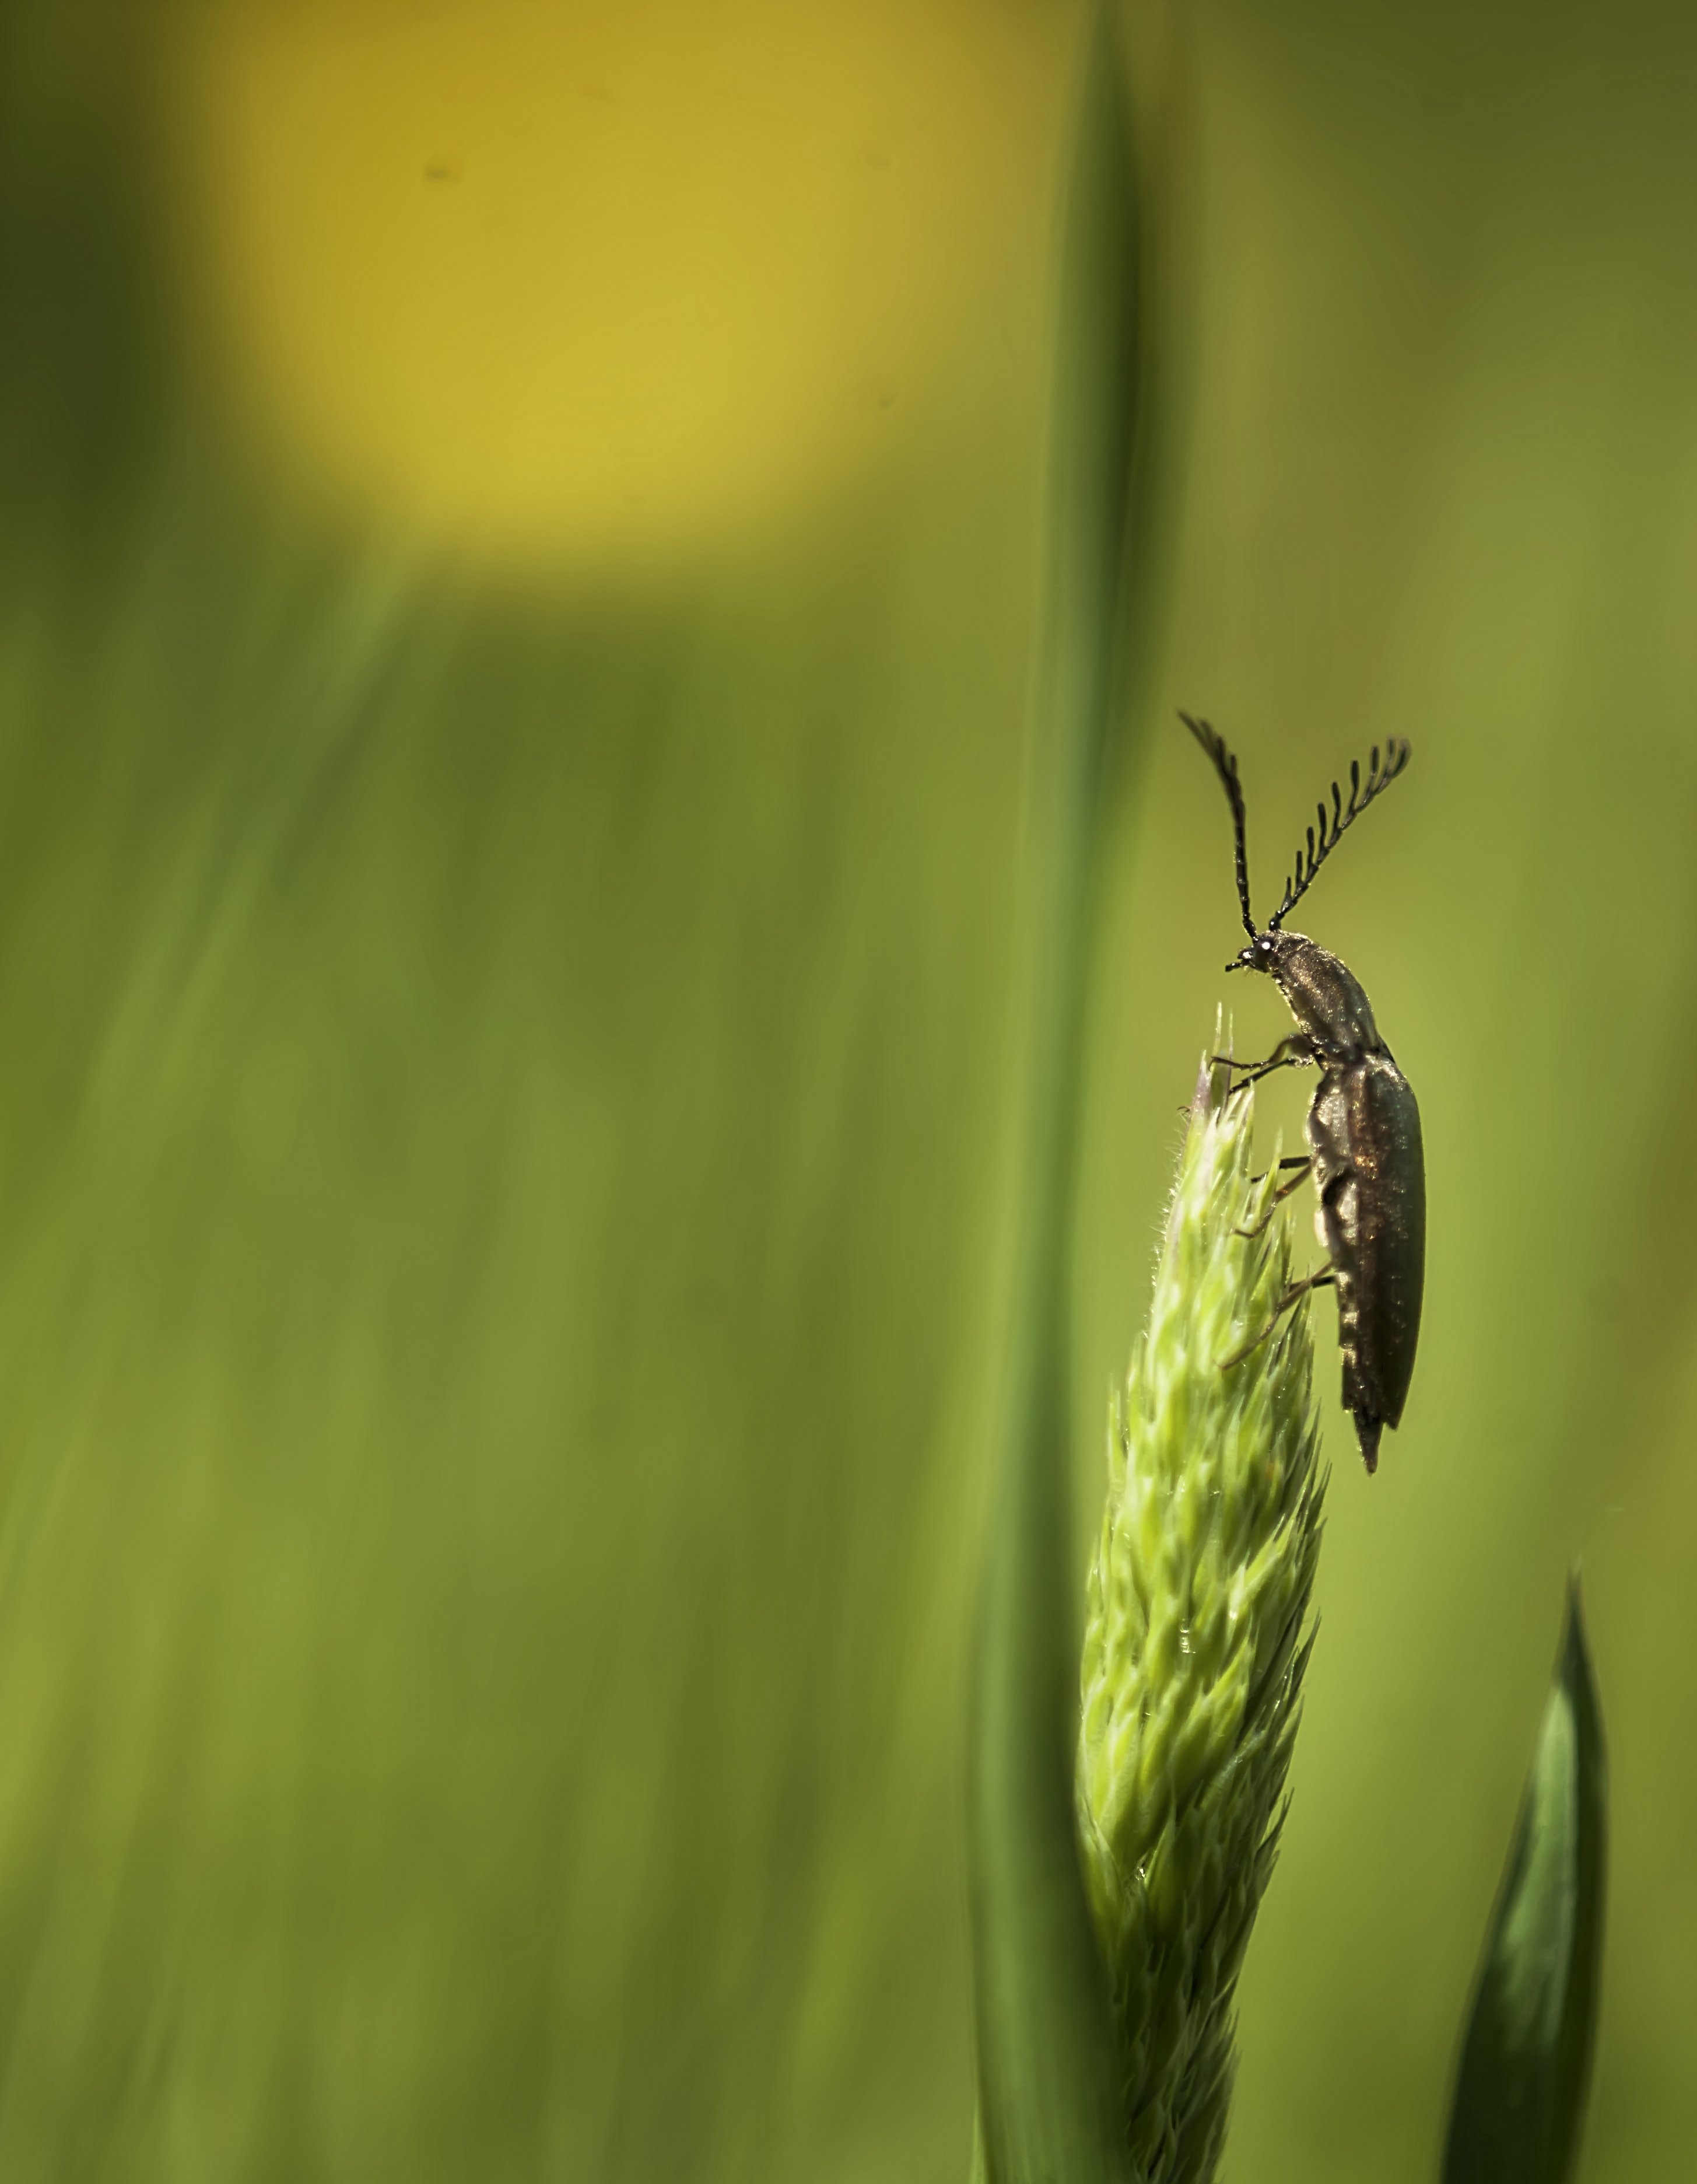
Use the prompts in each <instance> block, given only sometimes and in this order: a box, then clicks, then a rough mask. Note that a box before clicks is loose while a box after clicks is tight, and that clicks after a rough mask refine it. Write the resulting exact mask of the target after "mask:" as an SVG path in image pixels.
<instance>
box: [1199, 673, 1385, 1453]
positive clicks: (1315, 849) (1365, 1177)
mask: <svg viewBox="0 0 1697 2184" xmlns="http://www.w3.org/2000/svg"><path fill="white" fill-rule="evenodd" d="M1179 718H1180V719H1181V720H1182V721H1183V722H1184V725H1185V726H1186V727H1188V729H1189V731H1190V733H1191V734H1192V735H1193V736H1194V737H1195V738H1196V740H1197V742H1198V743H1199V744H1201V746H1202V748H1203V749H1204V750H1205V751H1206V752H1207V754H1208V755H1209V757H1210V759H1211V760H1213V762H1214V771H1215V772H1216V773H1217V774H1218V775H1219V777H1220V783H1221V787H1222V788H1224V790H1225V792H1226V800H1227V803H1228V804H1229V805H1231V807H1232V829H1233V833H1234V837H1235V844H1236V855H1237V874H1238V904H1239V905H1240V907H1241V909H1242V911H1243V914H1244V930H1245V931H1246V932H1247V933H1248V934H1249V946H1248V947H1247V948H1244V949H1243V950H1240V951H1239V952H1238V955H1237V956H1236V957H1234V959H1233V960H1232V961H1231V962H1229V963H1228V964H1227V966H1226V968H1227V970H1228V971H1263V972H1266V974H1267V975H1268V976H1269V977H1270V978H1271V979H1272V981H1273V983H1275V985H1277V988H1278V989H1279V991H1280V993H1281V994H1282V995H1283V996H1284V998H1285V1001H1286V1003H1287V1005H1288V1007H1289V1009H1290V1012H1291V1014H1292V1016H1294V1017H1295V1019H1296V1022H1297V1027H1298V1028H1297V1029H1296V1031H1295V1032H1294V1033H1293V1034H1291V1036H1290V1037H1288V1039H1281V1040H1280V1041H1279V1043H1278V1045H1277V1046H1276V1047H1275V1048H1274V1049H1273V1051H1272V1052H1271V1055H1269V1056H1268V1057H1267V1059H1266V1061H1262V1062H1258V1063H1255V1064H1254V1065H1253V1066H1246V1065H1245V1064H1244V1063H1243V1062H1238V1061H1232V1058H1231V1056H1228V1055H1219V1056H1215V1057H1214V1058H1215V1059H1216V1061H1228V1062H1230V1063H1231V1066H1232V1068H1234V1069H1245V1068H1247V1073H1246V1074H1245V1075H1244V1076H1243V1077H1241V1078H1238V1082H1237V1084H1234V1085H1233V1086H1232V1090H1233V1091H1234V1092H1240V1091H1242V1090H1243V1089H1244V1087H1245V1086H1246V1085H1249V1084H1255V1082H1256V1081H1257V1079H1258V1078H1262V1077H1266V1076H1267V1075H1269V1074H1270V1073H1271V1072H1272V1071H1273V1070H1275V1069H1286V1068H1292V1067H1314V1068H1316V1069H1318V1070H1319V1072H1320V1082H1319V1084H1318V1085H1317V1086H1316V1089H1315V1094H1314V1097H1313V1100H1311V1101H1310V1105H1309V1109H1308V1114H1307V1117H1306V1118H1305V1122H1304V1125H1303V1135H1304V1136H1305V1139H1307V1141H1308V1151H1307V1153H1306V1155H1305V1156H1297V1157H1295V1158H1293V1159H1290V1160H1287V1161H1282V1162H1280V1163H1279V1165H1280V1167H1282V1168H1300V1169H1301V1170H1302V1173H1301V1174H1299V1175H1298V1176H1296V1177H1294V1178H1293V1179H1292V1180H1291V1181H1289V1182H1288V1183H1282V1184H1280V1185H1279V1187H1278V1189H1277V1190H1276V1191H1275V1193H1274V1195H1273V1201H1272V1206H1277V1205H1278V1204H1279V1202H1280V1201H1282V1200H1283V1199H1286V1198H1288V1196H1289V1195H1290V1194H1291V1192H1292V1191H1294V1190H1300V1188H1301V1187H1302V1185H1303V1184H1305V1182H1307V1181H1308V1179H1309V1178H1310V1176H1311V1177H1312V1178H1313V1180H1314V1183H1315V1186H1316V1191H1317V1193H1318V1199H1317V1202H1316V1206H1315V1212H1314V1227H1315V1233H1316V1235H1317V1236H1318V1238H1319V1240H1320V1241H1321V1244H1323V1245H1325V1247H1326V1252H1327V1263H1326V1264H1325V1265H1324V1266H1323V1267H1321V1268H1319V1269H1318V1270H1317V1271H1316V1273H1311V1274H1309V1275H1306V1276H1305V1278H1304V1279H1302V1280H1301V1281H1299V1282H1294V1283H1293V1284H1291V1286H1290V1287H1289V1288H1288V1290H1286V1291H1285V1293H1284V1295H1282V1297H1280V1299H1279V1301H1278V1303H1277V1306H1276V1307H1274V1311H1273V1316H1272V1318H1271V1320H1270V1321H1269V1322H1268V1323H1267V1325H1266V1327H1264V1328H1263V1329H1261V1331H1260V1334H1257V1335H1256V1336H1255V1338H1254V1340H1252V1341H1249V1342H1248V1343H1246V1344H1245V1345H1244V1347H1243V1348H1242V1349H1241V1350H1239V1351H1236V1352H1235V1353H1234V1354H1233V1355H1232V1357H1228V1358H1227V1360H1226V1364H1227V1367H1230V1366H1232V1365H1235V1364H1238V1363H1239V1362H1241V1361H1242V1360H1243V1359H1244V1358H1245V1357H1248V1356H1249V1352H1250V1351H1252V1350H1254V1349H1255V1347H1256V1345H1257V1344H1259V1343H1261V1342H1264V1341H1265V1340H1266V1338H1267V1336H1268V1335H1270V1334H1271V1333H1272V1331H1273V1329H1274V1328H1275V1327H1277V1324H1278V1322H1279V1319H1280V1318H1281V1316H1282V1314H1283V1313H1284V1312H1287V1311H1288V1309H1289V1307H1291V1306H1292V1305H1294V1303H1295V1302H1296V1301H1297V1299H1298V1298H1299V1297H1300V1296H1302V1295H1305V1293H1306V1292H1307V1291H1308V1290H1316V1289H1325V1288H1333V1289H1335V1290H1337V1292H1338V1348H1339V1349H1340V1350H1341V1351H1342V1352H1343V1357H1344V1409H1345V1410H1347V1411H1349V1412H1350V1413H1351V1414H1352V1415H1353V1417H1354V1418H1355V1435H1356V1438H1357V1439H1358V1440H1359V1441H1360V1445H1361V1457H1362V1461H1363V1462H1364V1463H1366V1467H1367V1469H1368V1471H1369V1473H1372V1472H1373V1471H1375V1470H1377V1468H1378V1461H1379V1436H1380V1435H1381V1434H1382V1433H1383V1431H1384V1429H1385V1428H1386V1427H1387V1426H1393V1427H1394V1426H1395V1425H1397V1424H1399V1422H1400V1420H1401V1418H1402V1413H1403V1405H1404V1403H1405V1401H1406V1400H1407V1396H1408V1384H1409V1381H1410V1378H1411V1377H1412V1375H1413V1372H1414V1352H1415V1346H1416V1342H1417V1341H1418V1340H1419V1338H1420V1307H1421V1295H1422V1289H1423V1287H1424V1283H1425V1273H1426V1157H1425V1154H1424V1151H1423V1150H1422V1145H1421V1137H1420V1109H1419V1107H1418V1106H1416V1103H1415V1097H1414V1094H1413V1091H1412V1090H1411V1089H1410V1085H1409V1082H1408V1079H1407V1078H1405V1076H1404V1075H1403V1073H1402V1072H1401V1070H1400V1069H1399V1068H1398V1067H1397V1065H1396V1060H1395V1057H1394V1056H1393V1054H1392V1053H1391V1050H1390V1049H1389V1048H1388V1046H1387V1045H1385V1043H1384V1040H1383V1039H1382V1038H1381V1037H1380V1036H1379V1028H1378V1026H1377V1023H1375V1022H1374V1021H1373V1011H1372V1005H1371V1003H1370V1002H1369V1001H1368V1000H1367V997H1366V994H1365V993H1364V992H1363V991H1362V989H1361V985H1360V980H1359V979H1357V978H1355V976H1354V974H1353V973H1352V972H1350V971H1349V969H1348V968H1347V967H1345V966H1344V964H1343V963H1340V962H1339V961H1338V958H1337V957H1336V956H1333V955H1332V954H1330V953H1329V952H1328V951H1327V950H1326V949H1324V948H1322V947H1321V945H1320V944H1319V943H1318V942H1317V941H1315V940H1310V939H1308V937H1307V935H1306V934H1305V933H1287V932H1286V931H1285V930H1284V929H1283V928H1284V921H1285V919H1286V918H1287V917H1288V916H1289V914H1290V912H1291V911H1293V910H1294V909H1295V907H1296V905H1297V904H1298V903H1299V902H1300V901H1301V900H1302V898H1303V896H1304V895H1305V894H1307V892H1308V890H1309V889H1310V886H1311V885H1312V884H1313V882H1314V876H1315V874H1316V872H1318V871H1319V869H1320V867H1321V865H1323V864H1324V863H1325V861H1326V860H1327V857H1328V856H1330V855H1331V854H1332V852H1333V850H1335V849H1336V848H1337V846H1338V841H1339V839H1340V838H1341V837H1342V836H1343V834H1344V830H1345V829H1346V828H1347V827H1351V826H1353V825H1354V823H1355V821H1356V820H1357V819H1358V818H1360V815H1361V814H1362V812H1364V811H1366V808H1367V806H1368V805H1370V804H1371V803H1372V801H1373V799H1375V798H1376V797H1377V796H1381V795H1383V793H1384V791H1385V790H1386V789H1387V788H1389V786H1390V784H1391V783H1392V782H1394V780H1395V779H1396V778H1397V777H1398V775H1399V773H1401V772H1402V771H1403V768H1404V767H1405V766H1406V765H1407V764H1408V760H1409V746H1408V744H1407V743H1406V742H1405V741H1404V740H1403V738H1400V737H1393V738H1391V740H1390V741H1389V742H1388V744H1386V745H1385V749H1384V759H1383V764H1381V762H1380V755H1379V750H1378V748H1377V745H1375V747H1374V749H1373V754H1372V758H1371V760H1369V762H1368V766H1367V777H1366V780H1365V781H1363V780H1362V778H1361V766H1360V760H1359V759H1357V760H1352V761H1351V763H1350V766H1349V802H1348V803H1347V804H1346V803H1345V802H1344V798H1343V795H1342V793H1341V791H1340V790H1339V788H1338V783H1336V782H1335V781H1334V782H1333V784H1332V808H1331V811H1329V812H1328V811H1327V808H1326V805H1324V804H1323V803H1322V804H1321V805H1320V806H1319V807H1318V818H1317V824H1316V827H1310V828H1309V829H1308V844H1307V849H1306V850H1305V851H1304V850H1298V851H1297V855H1296V870H1295V872H1294V876H1293V877H1291V878H1289V879H1288V880H1287V881H1286V882H1285V884H1284V900H1282V902H1281V903H1280V905H1279V906H1278V908H1277V910H1276V911H1274V912H1273V914H1272V916H1271V917H1270V918H1269V919H1268V921H1267V923H1266V928H1265V930H1262V929H1260V928H1257V927H1256V924H1255V917H1254V916H1253V914H1252V913H1251V911H1250V909H1249V851H1248V848H1247V846H1246V844H1245V839H1244V835H1245V820H1244V791H1243V788H1242V786H1241V784H1240V783H1239V782H1238V761H1237V759H1236V758H1235V757H1234V756H1233V755H1232V752H1231V751H1229V750H1228V749H1227V748H1226V744H1225V739H1224V738H1223V737H1221V735H1219V734H1218V733H1216V731H1215V729H1213V728H1212V727H1210V725H1209V724H1208V722H1207V721H1199V720H1193V719H1192V717H1191V716H1190V715H1189V714H1188V713H1181V714H1180V715H1179ZM1272 1206H1270V1207H1269V1208H1268V1211H1267V1214H1266V1220H1271V1218H1272ZM1258 1225H1259V1226H1262V1227H1264V1226H1265V1225H1266V1223H1265V1222H1263V1223H1260V1224H1258ZM1244 1233H1245V1234H1255V1230H1248V1231H1244Z"/></svg>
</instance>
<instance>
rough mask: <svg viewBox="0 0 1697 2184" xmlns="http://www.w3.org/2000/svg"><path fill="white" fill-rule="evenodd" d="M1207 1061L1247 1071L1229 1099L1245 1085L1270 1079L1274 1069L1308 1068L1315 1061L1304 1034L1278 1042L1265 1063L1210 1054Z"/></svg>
mask: <svg viewBox="0 0 1697 2184" xmlns="http://www.w3.org/2000/svg"><path fill="white" fill-rule="evenodd" d="M1208 1059H1209V1060H1210V1061H1223V1062H1224V1063H1225V1064H1226V1067H1227V1068H1228V1069H1242V1070H1245V1071H1247V1075H1245V1076H1243V1077H1240V1078H1238V1081H1237V1083H1236V1084H1234V1085H1233V1086H1232V1091H1231V1092H1229V1093H1227V1095H1226V1096H1227V1099H1230V1098H1231V1097H1232V1094H1233V1093H1238V1092H1241V1091H1242V1090H1243V1089H1244V1086H1245V1085H1246V1084H1260V1080H1261V1079H1262V1078H1263V1077H1271V1075H1272V1073H1273V1072H1274V1070H1275V1069H1306V1068H1308V1067H1310V1066H1311V1065H1312V1063H1313V1061H1314V1059H1315V1054H1314V1045H1313V1042H1312V1040H1310V1039H1309V1038H1308V1036H1307V1035H1306V1034H1305V1033H1303V1032H1293V1033H1292V1034H1291V1035H1290V1037H1289V1038H1288V1039H1281V1040H1280V1041H1279V1043H1278V1045H1277V1046H1276V1047H1275V1048H1274V1049H1273V1050H1272V1052H1271V1054H1270V1055H1269V1056H1267V1058H1266V1061H1255V1062H1248V1061H1236V1060H1235V1059H1234V1058H1233V1057H1232V1056H1231V1055H1229V1054H1210V1056H1209V1057H1208Z"/></svg>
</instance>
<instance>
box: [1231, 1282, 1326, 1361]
mask: <svg viewBox="0 0 1697 2184" xmlns="http://www.w3.org/2000/svg"><path fill="white" fill-rule="evenodd" d="M1337 1280H1338V1275H1337V1272H1336V1269H1335V1268H1333V1266H1332V1264H1331V1262H1329V1261H1328V1262H1327V1264H1326V1265H1325V1266H1323V1267H1322V1268H1321V1269H1320V1271H1319V1273H1316V1274H1305V1275H1304V1276H1303V1278H1302V1279H1301V1280H1300V1281H1299V1282H1293V1283H1292V1284H1291V1285H1290V1287H1289V1288H1288V1290H1286V1291H1285V1293H1284V1295H1282V1297H1281V1298H1280V1299H1279V1301H1278V1302H1277V1304H1276V1305H1275V1306H1274V1307H1273V1316H1272V1318H1271V1319H1270V1320H1269V1321H1268V1322H1267V1323H1266V1326H1265V1327H1264V1328H1263V1329H1261V1331H1260V1334H1257V1335H1255V1337H1254V1338H1253V1339H1252V1340H1250V1341H1248V1342H1246V1343H1245V1344H1244V1346H1243V1348H1242V1349H1241V1350H1234V1351H1232V1354H1231V1356H1230V1357H1222V1358H1221V1361H1220V1370H1221V1372H1222V1373H1229V1372H1230V1371H1231V1369H1232V1367H1233V1366H1234V1365H1241V1364H1242V1363H1243V1362H1244V1359H1245V1358H1246V1357H1248V1356H1249V1352H1250V1351H1252V1350H1259V1349H1260V1346H1261V1345H1262V1343H1264V1342H1265V1341H1266V1339H1267V1337H1268V1335H1270V1334H1271V1333H1272V1331H1273V1329H1274V1328H1276V1327H1277V1325H1278V1323H1279V1322H1280V1320H1282V1318H1284V1316H1285V1314H1286V1312H1288V1311H1289V1310H1290V1308H1291V1307H1292V1306H1293V1305H1294V1303H1295V1302H1296V1301H1297V1300H1298V1298H1299V1297H1305V1296H1306V1295H1308V1292H1309V1291H1310V1290H1329V1289H1332V1288H1334V1287H1335V1286H1336V1284H1337Z"/></svg>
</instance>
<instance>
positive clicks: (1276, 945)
mask: <svg viewBox="0 0 1697 2184" xmlns="http://www.w3.org/2000/svg"><path fill="white" fill-rule="evenodd" d="M1284 939H1285V936H1284V935H1283V933H1275V932H1272V931H1271V930H1269V931H1267V932H1266V933H1257V934H1256V935H1255V939H1253V940H1252V941H1250V943H1249V946H1248V947H1247V948H1240V949H1239V950H1238V952H1237V954H1236V955H1235V956H1233V957H1232V960H1231V961H1230V962H1229V963H1228V964H1227V966H1226V968H1227V970H1228V971H1266V972H1274V971H1277V968H1278V961H1279V957H1280V956H1281V955H1282V952H1283V949H1284Z"/></svg>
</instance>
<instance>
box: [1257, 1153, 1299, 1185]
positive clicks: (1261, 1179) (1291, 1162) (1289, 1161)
mask: <svg viewBox="0 0 1697 2184" xmlns="http://www.w3.org/2000/svg"><path fill="white" fill-rule="evenodd" d="M1313 1165H1314V1156H1313V1154H1312V1153H1292V1154H1290V1155H1289V1156H1288V1158H1286V1159H1284V1160H1282V1161H1275V1162H1273V1166H1272V1167H1264V1168H1263V1169H1262V1170H1261V1172H1260V1174H1259V1175H1252V1176H1251V1177H1250V1178H1249V1181H1250V1182H1251V1183H1265V1182H1266V1179H1267V1178H1268V1177H1269V1176H1270V1175H1271V1173H1272V1172H1273V1168H1277V1167H1313Z"/></svg>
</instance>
